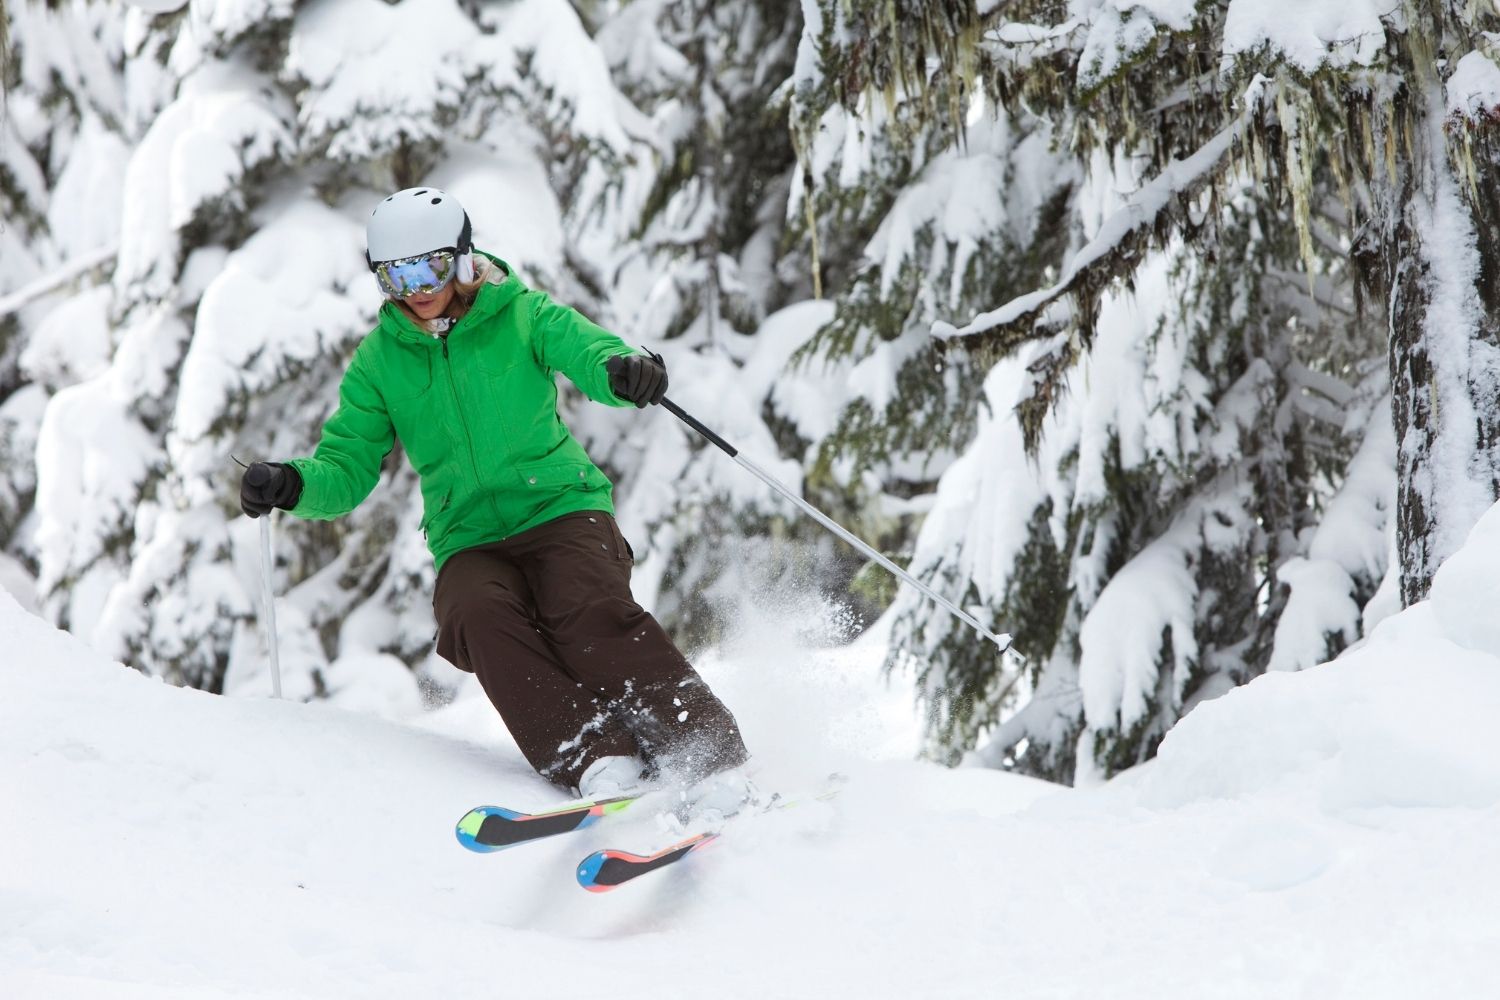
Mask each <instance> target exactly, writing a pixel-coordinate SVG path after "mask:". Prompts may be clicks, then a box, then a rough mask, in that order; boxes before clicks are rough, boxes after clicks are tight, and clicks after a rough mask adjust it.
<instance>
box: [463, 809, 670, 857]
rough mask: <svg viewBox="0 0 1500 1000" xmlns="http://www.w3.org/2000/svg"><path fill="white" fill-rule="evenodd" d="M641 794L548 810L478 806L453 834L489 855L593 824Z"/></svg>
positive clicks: (470, 811)
mask: <svg viewBox="0 0 1500 1000" xmlns="http://www.w3.org/2000/svg"><path fill="white" fill-rule="evenodd" d="M640 799H641V796H640V795H623V796H620V797H619V798H613V799H599V800H597V801H594V802H571V803H569V804H567V805H565V806H560V807H559V808H557V809H552V810H548V811H547V812H539V813H525V812H519V811H517V810H515V809H507V808H505V807H504V806H478V807H476V808H474V809H470V810H469V811H468V812H466V813H464V815H463V818H462V819H460V820H459V821H458V825H457V826H456V827H455V828H454V833H456V834H457V836H458V842H459V843H460V844H462V845H464V846H465V847H467V848H468V849H469V850H471V851H478V852H479V853H480V854H489V853H490V852H492V851H503V850H505V849H506V848H507V847H515V846H516V845H517V844H528V843H530V842H531V841H533V840H544V839H546V838H547V837H556V836H558V835H559V834H564V833H572V832H573V831H574V830H583V829H585V828H587V827H590V826H593V825H594V824H595V823H597V822H599V820H600V819H602V818H603V817H605V816H610V815H613V814H615V813H617V812H620V811H622V810H624V809H628V808H629V807H630V806H631V805H632V804H633V803H635V802H638V801H639V800H640Z"/></svg>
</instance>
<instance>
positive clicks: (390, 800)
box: [0, 512, 1500, 1000]
mask: <svg viewBox="0 0 1500 1000" xmlns="http://www.w3.org/2000/svg"><path fill="white" fill-rule="evenodd" d="M1496 546H1500V514H1497V513H1495V512H1492V513H1491V514H1490V515H1489V517H1487V518H1486V519H1485V521H1483V522H1481V524H1480V525H1479V527H1478V528H1477V529H1476V531H1475V536H1474V538H1473V539H1471V542H1470V545H1469V547H1468V548H1466V549H1465V550H1464V551H1463V552H1460V553H1459V555H1458V556H1456V557H1455V558H1454V559H1453V560H1452V561H1450V565H1449V566H1448V567H1445V569H1444V571H1443V576H1442V577H1440V581H1439V586H1438V588H1437V590H1436V592H1435V594H1436V596H1435V598H1434V600H1433V601H1431V602H1429V603H1427V604H1424V605H1421V606H1418V607H1417V608H1414V609H1412V610H1410V611H1408V612H1406V613H1404V614H1401V615H1398V616H1396V617H1394V618H1392V619H1390V620H1388V621H1387V622H1386V623H1384V624H1383V625H1382V626H1381V628H1380V629H1379V630H1378V631H1377V633H1376V635H1375V637H1374V639H1373V640H1372V641H1371V642H1370V643H1369V644H1368V645H1366V646H1365V647H1364V648H1363V649H1362V650H1359V651H1357V652H1355V653H1353V654H1351V655H1348V656H1346V657H1345V658H1344V659H1342V660H1340V661H1338V662H1336V663H1334V664H1331V665H1326V666H1322V667H1317V668H1314V669H1313V670H1310V671H1307V672H1304V673H1300V674H1273V675H1267V676H1266V677H1264V678H1262V679H1260V680H1257V681H1256V682H1254V683H1252V684H1250V685H1248V686H1247V687H1244V688H1241V689H1237V690H1234V691H1232V692H1230V693H1229V694H1227V695H1226V696H1224V697H1222V698H1220V699H1218V700H1217V701H1214V702H1210V703H1207V704H1205V705H1203V706H1201V707H1200V708H1198V709H1197V710H1195V711H1194V712H1193V713H1192V714H1191V715H1190V716H1189V717H1188V718H1187V719H1186V720H1185V721H1184V722H1182V723H1181V724H1180V725H1179V726H1178V727H1177V728H1176V729H1175V730H1174V731H1173V732H1172V734H1171V735H1170V736H1169V738H1168V740H1167V743H1166V744H1165V745H1164V747H1163V750H1162V753H1161V754H1160V756H1159V758H1158V759H1157V760H1156V761H1155V762H1153V763H1152V764H1150V765H1148V766H1146V767H1144V768H1141V769H1138V770H1137V771H1135V772H1132V773H1130V774H1127V775H1125V776H1124V777H1122V778H1120V779H1117V780H1116V781H1114V782H1111V783H1109V784H1107V785H1105V786H1103V787H1100V788H1095V789H1089V790H1081V791H1063V790H1054V789H1052V788H1050V787H1049V786H1044V785H1040V784H1039V783H1036V782H1031V781H1027V780H1025V779H1021V778H1017V777H1013V776H1007V775H1003V774H999V773H996V772H992V771H986V770H979V769H964V770H957V771H948V770H943V769H939V768H936V767H933V766H930V765H925V764H917V763H911V762H909V761H907V760H905V759H904V758H905V757H906V756H907V754H908V753H909V751H910V742H909V741H908V739H907V735H908V734H909V730H910V720H908V719H905V718H904V717H903V712H902V711H900V710H893V708H892V705H893V703H894V702H895V701H896V700H900V699H904V698H905V693H904V692H899V691H897V692H892V693H891V696H890V697H889V698H886V697H883V696H880V695H878V694H872V693H871V692H877V691H878V690H879V687H878V685H877V684H875V683H874V682H873V676H874V671H875V669H876V666H875V665H876V664H878V663H879V661H880V654H881V651H880V650H879V649H878V648H861V647H859V646H856V647H854V648H853V649H850V650H844V651H841V652H828V651H822V652H800V653H799V652H795V651H789V650H788V649H786V648H785V647H782V648H776V647H775V646H774V645H771V644H768V645H767V646H765V647H763V648H759V649H756V648H749V647H742V648H738V649H735V650H731V651H730V652H729V653H728V654H727V655H726V656H725V657H723V658H722V659H718V660H714V661H712V662H708V663H706V664H704V671H705V673H706V675H707V676H708V677H709V679H710V680H711V681H712V682H713V683H714V684H715V685H716V686H717V687H719V689H720V690H721V691H722V692H723V693H724V694H725V696H726V699H727V700H728V701H729V702H730V704H731V705H733V706H734V707H735V708H736V710H737V711H738V712H739V713H740V715H741V720H742V723H743V724H744V728H745V731H746V735H747V738H748V739H749V740H750V741H751V742H752V744H753V745H754V746H755V747H756V748H757V749H758V750H759V751H760V752H759V758H760V760H761V761H762V771H761V780H762V783H763V784H767V785H770V786H773V787H779V788H782V789H783V790H784V791H787V792H796V791H797V790H798V789H799V788H805V787H810V786H815V785H816V784H817V780H818V776H819V775H822V774H824V773H826V772H827V771H829V770H832V769H839V770H842V771H844V772H845V773H847V774H848V775H849V782H848V784H847V786H846V788H845V790H844V792H843V793H842V794H841V795H839V796H838V797H837V798H835V799H834V800H832V801H831V802H829V803H825V804H814V805H808V806H804V807H802V808H799V809H794V810H785V811H783V812H780V813H777V814H773V815H769V816H765V817H757V818H755V819H753V820H751V821H748V822H747V823H745V824H743V825H741V826H740V827H739V828H738V829H736V830H735V831H734V833H733V835H732V836H729V837H726V838H724V840H723V841H722V842H721V843H720V844H719V845H717V846H716V847H715V849H713V850H710V851H705V852H703V853H702V854H701V855H699V856H697V857H695V858H693V859H691V860H690V861H689V862H687V863H685V864H683V865H679V866H677V867H676V868H674V869H672V870H671V871H669V872H664V873H662V874H661V875H660V876H658V877H653V878H651V879H647V880H643V881H642V882H641V883H638V884H636V885H632V886H628V887H625V888H623V889H621V890H619V891H617V892H615V893H612V894H609V895H604V896H593V895H590V894H588V893H585V892H583V891H582V890H580V889H579V888H578V887H577V886H576V885H574V884H573V882H572V866H573V863H574V862H575V861H576V860H578V859H579V858H580V857H581V856H582V855H583V854H584V853H586V852H587V851H589V850H592V849H594V848H595V847H598V846H603V845H605V844H607V845H609V846H617V847H624V848H631V849H642V848H647V847H651V846H654V845H657V844H659V843H660V842H662V840H663V838H664V837H665V836H666V834H665V833H664V831H662V830H660V829H659V828H658V826H657V824H656V823H655V822H654V821H652V820H651V819H650V818H646V817H638V818H635V819H629V818H626V817H622V818H621V821H620V822H618V823H615V824H606V825H604V826H603V827H602V828H596V829H595V830H593V831H588V832H586V833H584V834H580V835H578V836H576V837H575V838H573V839H568V838H563V839H560V840H557V841H552V842H549V843H543V844H536V845H530V846H527V847H523V848H518V849H516V850H514V851H511V852H509V853H503V854H499V855H495V856H478V855H473V854H469V853H467V852H465V851H463V850H462V849H461V848H459V846H458V845H457V844H456V842H455V841H454V839H453V834H452V824H453V821H454V820H456V819H457V817H458V816H459V815H460V814H461V813H462V812H463V811H464V810H465V809H466V808H468V807H469V806H472V805H475V804H478V803H483V802H497V803H503V804H507V805H515V806H520V807H528V806H533V807H542V806H546V805H549V804H552V803H555V802H556V801H558V800H559V799H560V796H559V795H557V794H556V793H554V792H553V791H551V790H550V789H549V788H548V787H546V786H545V785H543V784H541V783H540V782H539V781H538V780H537V779H535V778H534V777H533V776H531V775H530V774H529V773H528V771H527V769H526V767H525V765H524V763H523V762H522V761H521V760H520V759H519V757H518V756H517V754H516V753H515V751H514V749H513V748H512V747H510V746H509V745H508V744H507V743H506V741H505V740H504V739H503V738H502V737H501V736H500V735H499V734H498V733H497V732H496V727H495V725H494V723H493V720H492V719H491V718H490V716H489V714H488V708H487V706H485V705H484V703H483V702H482V701H479V700H477V699H475V698H472V697H466V698H464V699H461V700H460V701H459V702H457V703H456V704H454V705H452V706H450V707H449V708H447V709H444V710H442V711H441V712H438V713H435V714H433V715H431V716H428V717H425V718H423V719H421V720H420V721H417V722H413V723H402V722H395V721H389V720H385V719H379V718H374V717H371V716H366V715H360V714H354V713H351V712H348V711H345V710H342V709H338V708H333V707H330V706H328V705H317V704H313V705H309V704H299V703H292V702H276V701H272V700H270V699H259V698H243V697H242V698H224V697H214V696H210V695H206V694H203V693H200V692H195V691H190V690H182V689H176V688H172V687H169V686H166V685H163V684H161V683H159V682H156V681H152V680H148V679H146V678H144V677H142V676H141V675H139V674H136V673H134V672H131V671H128V670H124V669H121V668H119V667H118V666H115V665H111V664H109V663H106V662H103V661H102V660H100V659H99V658H98V657H97V655H95V654H93V653H91V652H90V651H89V650H88V649H87V648H86V647H85V646H84V645H83V644H82V643H81V642H79V641H77V640H75V639H73V638H72V637H70V636H67V635H65V634H63V633H60V632H57V631H55V630H53V629H51V628H50V627H49V626H47V625H45V624H44V623H42V622H41V621H40V620H39V619H37V618H34V617H32V616H31V615H29V614H27V613H26V612H25V611H24V610H22V608H21V607H20V606H19V605H18V604H17V603H16V602H15V601H14V600H13V599H11V598H10V597H9V596H8V595H5V594H3V593H0V649H3V650H4V653H3V663H0V804H3V811H0V901H3V904H0V996H4V997H7V998H20V1000H32V998H46V1000H53V998H74V997H76V998H85V997H86V998H90V1000H95V998H106V1000H112V998H130V1000H135V998H153V1000H156V998H194V1000H197V998H217V997H255V998H260V997H277V998H301V997H319V998H323V997H361V998H377V997H379V998H383V997H391V998H398V997H399V998H412V997H438V996H447V997H455V996H468V997H481V996H483V997H495V996H510V995H527V996H543V997H554V996H578V995H581V991H580V989H579V984H580V983H582V982H585V981H590V980H596V981H598V982H600V983H601V984H602V983H607V984H608V989H607V991H606V993H603V994H601V995H608V996H609V997H611V998H617V997H618V998H633V997H652V998H662V997H667V998H670V997H688V996H712V997H1006V998H1013V997H1074V996H1077V997H1085V996H1086V997H1110V998H1121V997H1153V998H1155V997H1195V998H1196V997H1271V996H1274V997H1288V996H1291V997H1319V998H1322V997H1346V996H1347V997H1359V998H1361V1000H1366V998H1370V997H1411V996H1433V997H1437V996H1441V997H1483V996H1494V995H1496V994H1495V989H1496V983H1497V982H1500V905H1496V902H1495V901H1496V899H1497V898H1500V853H1497V852H1496V850H1495V844H1496V843H1497V842H1500V729H1497V727H1496V726H1495V725H1494V719H1495V717H1496V712H1497V709H1500V627H1496V626H1494V625H1492V624H1489V622H1490V621H1491V620H1492V619H1493V610H1492V609H1493V608H1494V607H1495V606H1496V603H1497V600H1500V569H1497V568H1495V563H1496V560H1494V559H1493V558H1489V557H1488V553H1492V552H1493V551H1495V548H1496Z"/></svg>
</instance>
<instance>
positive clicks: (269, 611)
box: [260, 512, 281, 698]
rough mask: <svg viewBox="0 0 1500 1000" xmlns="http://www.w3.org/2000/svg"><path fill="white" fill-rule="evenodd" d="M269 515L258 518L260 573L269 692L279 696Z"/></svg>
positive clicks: (278, 655)
mask: <svg viewBox="0 0 1500 1000" xmlns="http://www.w3.org/2000/svg"><path fill="white" fill-rule="evenodd" d="M271 566H272V563H271V515H270V513H269V512H268V513H265V514H262V515H261V518H260V575H261V579H262V581H263V583H264V587H263V588H262V590H263V593H264V597H265V602H266V647H267V648H268V649H269V650H270V653H271V694H272V695H273V696H274V697H277V698H280V697H281V658H280V654H279V652H278V650H277V644H276V592H275V590H274V589H273V588H272V586H271Z"/></svg>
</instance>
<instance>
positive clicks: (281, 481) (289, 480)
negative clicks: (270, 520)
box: [240, 462, 302, 517]
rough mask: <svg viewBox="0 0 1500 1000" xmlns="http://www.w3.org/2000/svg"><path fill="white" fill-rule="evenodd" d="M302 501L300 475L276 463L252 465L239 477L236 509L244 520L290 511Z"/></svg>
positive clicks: (294, 470) (290, 468)
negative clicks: (238, 506) (277, 510)
mask: <svg viewBox="0 0 1500 1000" xmlns="http://www.w3.org/2000/svg"><path fill="white" fill-rule="evenodd" d="M300 499H302V474H301V473H299V472H298V471H297V470H296V469H294V468H293V467H292V466H290V465H282V464H281V463H280V462H255V463H252V464H251V465H250V467H249V468H247V469H246V470H245V474H244V475H243V476H241V477H240V510H242V511H244V512H245V514H246V516H248V517H260V516H261V515H262V514H269V513H271V509H272V508H273V507H280V508H281V509H282V510H291V509H292V508H293V507H295V506H297V501H298V500H300Z"/></svg>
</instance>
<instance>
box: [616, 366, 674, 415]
mask: <svg viewBox="0 0 1500 1000" xmlns="http://www.w3.org/2000/svg"><path fill="white" fill-rule="evenodd" d="M604 370H605V371H607V372H609V388H610V390H611V391H612V392H614V394H615V395H616V396H619V397H620V398H621V399H623V400H625V401H626V402H630V403H634V404H635V405H636V406H641V407H644V406H647V405H649V404H652V403H660V402H661V398H662V397H663V396H665V395H666V394H667V363H666V362H665V361H663V360H662V358H661V355H660V354H649V355H648V354H617V355H615V356H614V357H612V358H610V359H609V360H608V361H606V362H604Z"/></svg>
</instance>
